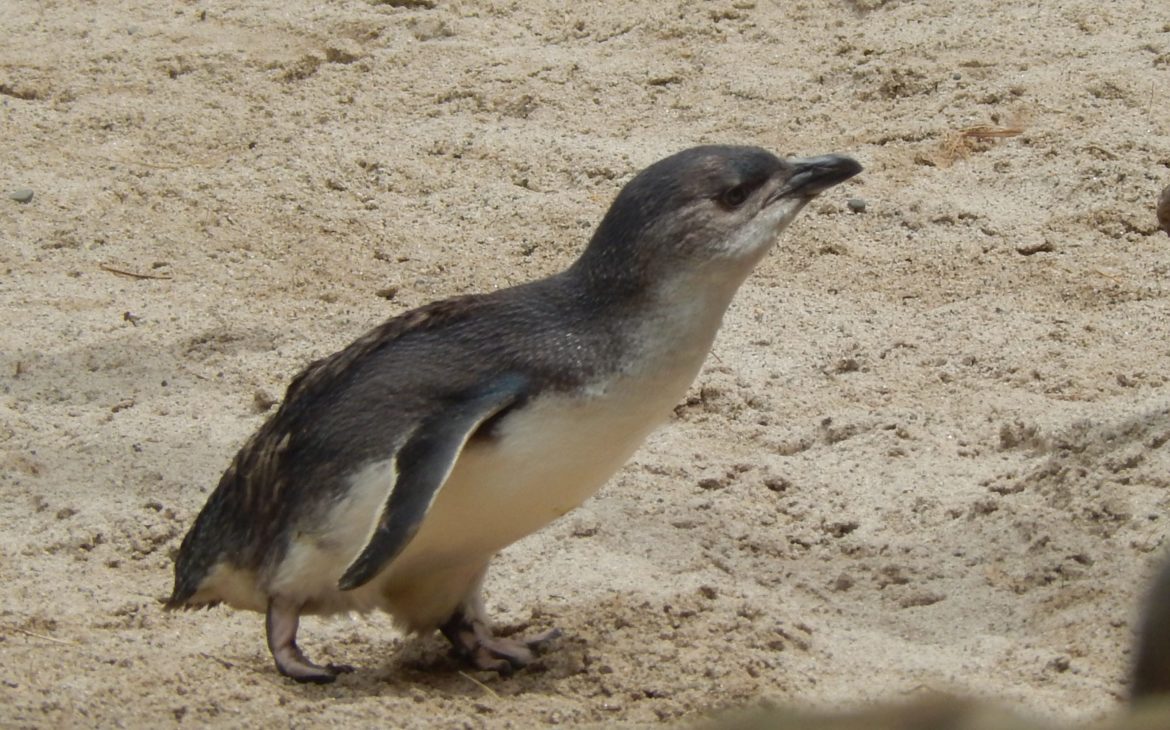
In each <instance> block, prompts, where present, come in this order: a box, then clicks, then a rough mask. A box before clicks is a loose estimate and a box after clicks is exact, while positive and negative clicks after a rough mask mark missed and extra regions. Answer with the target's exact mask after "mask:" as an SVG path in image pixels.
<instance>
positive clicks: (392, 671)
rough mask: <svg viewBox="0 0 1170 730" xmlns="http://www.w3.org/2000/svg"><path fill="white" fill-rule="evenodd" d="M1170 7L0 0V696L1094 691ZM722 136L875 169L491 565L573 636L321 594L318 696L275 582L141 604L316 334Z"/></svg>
mask: <svg viewBox="0 0 1170 730" xmlns="http://www.w3.org/2000/svg"><path fill="white" fill-rule="evenodd" d="M1165 10H1166V8H1165V3H1164V2H1161V1H1160V0H1149V1H1147V2H1143V1H1141V0H1117V1H1116V2H1111V3H1100V2H1097V0H1064V1H1063V2H1044V3H1017V2H1012V1H1011V0H992V1H991V2H986V3H971V2H960V0H932V1H931V2H898V1H896V0H891V1H889V2H883V1H882V0H865V1H862V0H854V1H853V2H846V1H845V0H807V1H805V2H800V3H770V2H753V1H751V0H733V1H730V2H729V1H727V0H715V1H713V2H692V1H681V2H666V3H637V2H613V3H604V4H601V3H599V4H596V6H594V5H591V4H587V3H554V2H545V3H518V2H504V1H503V0H494V1H493V0H487V1H485V2H453V1H448V0H397V1H394V0H382V1H381V2H371V1H370V0H338V1H337V2H328V3H320V2H317V3H311V2H306V1H305V0H281V1H280V2H276V1H272V2H268V1H264V0H255V1H252V2H246V3H229V2H219V1H218V0H208V1H203V0H184V1H181V2H172V3H157V2H153V3H152V2H144V1H142V0H121V1H119V0H111V1H110V2H102V3H72V2H59V1H56V0H47V1H46V2H37V3H27V2H18V1H17V0H0V190H2V192H3V193H4V194H3V196H2V197H0V267H2V270H3V278H2V279H0V301H2V302H3V312H4V315H3V317H4V326H3V330H2V336H0V386H2V388H3V396H2V398H0V525H2V527H0V597H2V604H0V724H2V725H4V726H50V725H68V726H79V725H102V726H112V725H126V726H140V727H146V726H150V727H154V726H158V725H160V724H162V725H167V724H184V725H199V724H217V725H229V726H248V727H255V726H278V725H279V726H285V725H288V724H295V725H297V726H303V725H309V724H313V725H345V726H354V727H356V726H367V725H373V724H379V725H389V726H401V727H430V726H444V727H529V726H533V725H536V724H540V723H561V724H578V723H592V724H618V723H624V724H640V723H655V722H659V721H661V720H668V719H673V718H687V717H691V718H694V717H698V716H699V715H700V714H701V713H702V712H704V711H705V710H707V709H709V708H712V707H718V706H723V705H728V704H735V703H741V702H747V701H752V700H756V699H759V698H770V699H772V700H776V701H781V702H786V703H792V704H796V705H801V706H806V707H823V708H833V707H842V706H856V705H858V704H864V703H867V702H870V701H876V700H879V699H887V698H898V697H905V696H912V695H914V694H915V693H916V692H919V691H921V690H922V689H923V688H930V689H942V690H952V691H958V692H963V693H969V694H972V695H974V696H977V697H987V698H993V699H995V700H998V701H1000V702H1002V703H1004V704H1005V705H1006V706H1007V707H1009V708H1012V709H1015V710H1018V711H1021V712H1024V713H1028V714H1034V715H1038V716H1045V717H1049V718H1054V719H1056V720H1059V721H1065V720H1087V719H1091V718H1098V717H1101V716H1104V715H1107V714H1108V713H1111V712H1113V711H1114V710H1115V709H1116V708H1117V706H1118V704H1119V701H1120V698H1121V697H1122V696H1123V693H1124V686H1125V677H1126V672H1127V665H1128V662H1129V658H1130V657H1129V651H1128V645H1129V643H1130V641H1131V638H1132V627H1133V624H1134V618H1135V615H1136V610H1137V609H1136V606H1137V603H1138V601H1139V600H1140V597H1141V594H1142V585H1143V582H1144V581H1145V580H1146V579H1147V577H1148V576H1149V575H1150V573H1151V571H1152V568H1153V565H1154V563H1155V561H1156V558H1157V556H1158V554H1159V552H1160V551H1159V549H1158V548H1159V546H1160V545H1161V544H1162V542H1163V541H1164V539H1165V536H1166V534H1167V529H1168V527H1167V523H1168V521H1170V517H1168V515H1167V507H1168V503H1170V492H1168V488H1170V446H1167V443H1168V441H1170V385H1168V374H1167V363H1168V362H1170V340H1168V339H1167V327H1168V325H1170V318H1168V315H1170V293H1168V287H1167V273H1168V269H1170V238H1167V237H1166V235H1165V234H1163V233H1162V232H1160V231H1158V230H1157V224H1156V222H1155V218H1154V213H1153V208H1154V203H1155V200H1156V198H1157V194H1158V191H1159V190H1161V188H1162V187H1163V186H1164V185H1166V184H1167V183H1170V104H1168V103H1167V99H1166V90H1167V89H1170V18H1167V16H1166V13H1165ZM980 127H981V128H980ZM963 130H968V132H967V134H966V135H965V136H964V134H963ZM988 133H990V135H991V136H988ZM995 135H999V136H995ZM704 142H732V143H752V144H759V145H762V146H765V147H768V148H770V149H772V150H774V151H777V152H779V153H784V154H815V153H823V152H841V153H847V154H850V155H853V156H855V157H857V158H858V159H859V160H861V161H862V162H863V163H864V164H865V165H866V168H867V170H866V172H865V173H864V174H863V175H862V176H861V177H860V178H857V179H856V180H855V181H851V182H850V183H848V184H846V185H845V186H843V187H841V188H839V189H835V190H833V191H831V192H830V193H828V194H826V195H825V196H824V197H823V198H822V199H821V200H819V201H817V202H816V203H814V204H813V205H812V206H810V207H809V208H808V209H807V210H806V212H805V213H804V214H803V216H802V218H801V219H800V220H798V221H797V223H796V224H795V225H794V226H793V227H792V228H791V229H790V230H789V232H788V233H787V234H786V235H785V236H784V237H783V240H782V241H781V243H780V245H779V246H778V247H777V249H776V250H775V251H774V253H773V254H772V255H771V256H770V257H769V258H768V259H766V260H765V261H764V262H763V263H762V264H761V266H760V267H759V269H758V270H757V271H756V273H755V274H754V276H753V277H752V278H751V279H750V280H749V281H748V283H747V284H746V285H745V287H744V289H743V290H742V291H741V292H740V296H739V298H738V299H737V301H736V302H735V304H734V305H733V307H732V309H731V311H730V312H729V313H728V316H727V318H726V321H725V325H724V329H723V331H722V334H721V336H720V338H719V340H718V342H717V343H716V346H715V351H714V354H713V356H712V357H711V358H710V359H709V360H708V364H707V366H706V368H705V369H704V371H703V372H702V374H701V375H700V376H699V379H698V381H697V382H696V384H695V386H694V388H693V390H692V393H691V397H689V398H688V400H687V401H686V403H685V404H682V405H680V407H679V408H678V410H677V413H676V417H675V418H674V419H673V421H672V422H671V423H670V424H668V425H667V426H666V427H665V428H663V429H662V430H661V431H660V432H659V433H657V434H656V435H655V436H653V437H652V438H651V440H650V441H649V443H648V444H647V445H646V446H645V447H644V448H643V449H642V450H641V451H640V452H639V453H638V455H637V456H636V457H635V458H634V459H633V461H632V462H631V463H630V464H629V466H628V467H627V468H626V469H625V470H624V471H622V472H621V473H620V474H619V475H618V476H617V477H616V478H615V479H614V480H613V481H612V482H611V483H610V484H609V485H608V486H607V487H606V488H605V489H604V490H603V491H602V493H601V494H600V495H599V496H598V497H596V498H594V499H593V500H591V501H590V502H588V503H587V504H586V505H585V506H584V507H582V508H581V509H579V510H578V511H576V512H574V513H572V514H570V515H569V516H567V517H566V518H565V519H564V520H563V521H561V522H559V523H557V524H555V525H553V526H551V527H550V528H548V529H546V530H545V531H543V532H542V533H539V534H537V535H535V536H533V537H531V538H529V539H526V540H524V541H522V542H521V543H519V544H517V545H515V546H513V547H512V548H510V549H508V550H507V551H506V552H505V553H504V554H503V555H502V556H501V558H500V560H499V561H498V563H497V565H496V568H495V569H494V572H493V573H492V574H491V576H490V577H489V582H488V600H489V604H490V606H491V609H492V611H493V612H494V613H495V615H496V616H497V617H498V618H499V620H500V621H501V622H502V623H504V624H506V625H514V626H521V627H531V628H532V629H533V630H536V629H540V628H544V627H547V626H550V625H557V626H559V627H561V628H562V629H563V630H564V631H565V637H564V638H563V639H561V640H560V641H559V643H558V644H557V646H556V647H555V649H554V651H552V652H550V653H549V654H548V655H547V656H546V657H545V658H544V659H542V661H541V662H540V663H539V664H538V665H537V666H536V667H534V668H532V669H531V670H528V671H525V672H523V673H521V674H519V675H517V676H515V677H513V678H511V679H506V680H502V679H498V678H496V677H495V676H494V675H491V674H472V673H461V672H460V668H459V666H458V665H456V664H455V663H453V661H452V660H451V659H450V658H449V657H448V656H447V654H446V650H445V646H444V642H442V641H441V640H440V639H438V638H431V639H425V640H406V639H404V638H403V637H402V636H400V635H399V634H397V633H396V632H395V631H394V630H393V628H392V627H391V625H390V623H389V621H388V620H387V619H386V618H384V617H374V618H371V619H356V620H353V621H350V620H333V621H318V620H312V619H310V620H308V621H307V622H306V624H305V625H304V628H303V629H302V642H303V644H304V645H305V646H306V648H307V649H308V651H309V652H310V653H311V654H312V655H313V656H315V657H317V658H319V659H321V660H331V661H344V662H349V663H352V664H355V665H357V666H358V667H359V672H358V673H356V674H353V675H349V676H346V677H344V678H342V679H341V680H340V681H339V682H338V683H337V684H335V685H333V686H329V687H306V686H299V685H295V684H293V683H291V682H289V681H287V680H284V679H282V678H281V677H279V676H278V675H277V674H276V672H275V671H274V670H273V668H272V666H271V664H270V659H269V656H268V653H267V651H266V649H265V647H264V639H263V626H262V624H263V622H262V620H261V618H260V617H259V616H257V615H255V614H241V613H235V612H232V611H229V610H227V609H215V610H212V611H210V612H200V613H190V614H178V615H173V614H167V613H164V612H162V611H161V610H160V607H159V603H158V601H159V598H160V597H163V596H165V595H166V594H167V593H168V592H169V590H170V581H171V567H172V557H171V556H172V554H173V552H174V550H175V549H176V548H177V546H178V543H179V541H180V539H181V537H182V534H183V533H184V532H185V531H186V528H187V526H188V525H189V523H190V521H191V520H192V518H193V517H194V515H195V514H196V513H197V511H198V510H199V508H200V507H201V506H202V504H203V502H204V500H205V499H206V497H207V494H208V492H209V491H210V488H211V487H212V486H214V484H215V482H216V481H217V479H218V476H219V474H220V473H221V471H222V470H223V469H224V467H225V466H226V465H227V463H228V461H229V460H230V458H231V456H232V455H233V453H234V452H235V450H236V449H237V448H238V447H239V445H240V444H241V443H242V442H243V440H244V439H245V438H246V437H247V436H248V435H249V434H250V433H251V432H252V431H253V430H254V429H255V428H256V427H257V426H258V425H259V424H260V422H261V421H262V419H263V418H264V416H265V412H266V411H267V410H268V409H270V408H271V407H272V403H273V402H274V401H275V400H278V399H279V398H280V396H281V395H282V393H283V389H284V386H285V384H286V383H287V381H288V379H289V378H290V377H291V376H292V374H293V373H295V372H296V371H297V370H298V369H299V368H300V367H301V366H303V365H304V364H305V363H306V362H307V361H309V360H310V359H312V358H314V357H319V356H322V355H325V354H328V353H330V352H332V351H334V350H336V349H338V348H339V347H341V346H343V345H345V344H346V343H348V342H349V341H350V340H351V339H353V338H354V337H356V336H357V335H359V334H361V333H362V332H363V331H364V330H366V329H367V328H368V327H370V326H372V325H374V324H375V323H377V322H379V321H381V320H383V319H384V318H386V317H388V316H391V315H393V314H396V313H399V312H401V311H404V310H405V309H407V308H410V307H413V306H417V305H420V304H423V303H425V302H427V301H430V300H432V299H435V298H438V297H443V296H448V295H452V294H457V293H464V292H472V291H482V290H490V289H494V288H498V287H502V286H505V285H509V284H513V283H517V282H521V281H525V280H528V279H532V278H535V277H539V276H543V275H546V274H549V273H551V272H554V271H557V270H559V269H560V268H562V267H564V266H566V265H567V264H568V263H569V262H570V261H571V260H572V259H573V257H574V256H575V255H576V253H577V252H578V251H579V250H580V249H581V247H582V246H583V244H584V242H585V240H586V239H587V237H588V235H589V233H590V231H591V229H592V227H593V226H594V225H595V224H596V222H597V220H598V219H599V218H600V216H601V214H602V213H603V212H604V210H605V208H606V207H607V206H608V204H609V201H610V200H611V198H612V196H613V195H614V194H615V193H616V191H617V190H618V189H619V187H620V186H621V185H622V184H623V183H624V182H625V181H626V180H628V179H629V178H630V176H631V175H632V174H633V173H634V172H636V171H637V170H638V169H640V168H641V167H643V166H645V165H647V164H649V163H650V162H653V161H654V160H656V159H658V158H660V157H662V156H665V155H666V154H669V153H671V152H674V151H677V150H679V149H682V148H685V147H688V146H691V145H694V144H698V143H704ZM24 188H27V189H29V190H31V191H32V192H33V197H32V199H31V200H29V201H28V202H23V203H22V202H18V201H16V200H13V199H11V198H10V197H9V193H12V192H15V191H17V190H18V189H24ZM850 197H860V198H864V199H865V201H866V203H867V209H866V210H865V212H863V213H852V212H850V210H849V208H848V207H847V205H846V201H847V200H848V198H850ZM127 274H131V275H127Z"/></svg>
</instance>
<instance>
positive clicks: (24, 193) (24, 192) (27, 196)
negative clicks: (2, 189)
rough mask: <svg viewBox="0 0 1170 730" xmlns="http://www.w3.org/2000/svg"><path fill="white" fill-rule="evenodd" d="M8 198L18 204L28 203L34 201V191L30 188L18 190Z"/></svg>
mask: <svg viewBox="0 0 1170 730" xmlns="http://www.w3.org/2000/svg"><path fill="white" fill-rule="evenodd" d="M8 198H9V200H15V201H16V202H18V203H27V202H28V201H30V200H32V199H33V191H32V190H29V189H28V188H17V189H16V190H13V191H12V192H11V193H9V194H8Z"/></svg>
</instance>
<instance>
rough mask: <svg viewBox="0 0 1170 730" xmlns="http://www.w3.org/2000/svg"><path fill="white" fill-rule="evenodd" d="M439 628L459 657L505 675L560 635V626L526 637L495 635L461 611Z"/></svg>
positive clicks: (523, 665) (478, 666)
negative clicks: (514, 637) (515, 637)
mask: <svg viewBox="0 0 1170 730" xmlns="http://www.w3.org/2000/svg"><path fill="white" fill-rule="evenodd" d="M439 630H440V631H442V632H443V636H446V637H447V639H448V640H449V641H450V642H451V647H452V651H453V652H454V653H455V655H456V656H458V657H459V658H460V659H462V660H463V661H465V662H467V663H469V664H471V666H473V667H475V668H476V669H481V670H484V671H490V672H498V673H499V674H500V675H501V676H505V677H506V676H509V675H511V674H512V672H514V671H516V670H517V669H523V668H524V667H526V666H528V665H529V664H531V663H532V662H533V661H534V660H535V659H536V655H537V654H538V653H539V652H540V650H542V649H544V648H545V647H546V646H547V645H548V644H549V643H550V642H551V641H553V640H554V639H556V638H557V637H559V636H560V635H561V630H560V629H549V630H548V631H544V632H542V633H540V634H538V635H536V636H534V637H532V638H530V639H512V638H505V637H501V636H495V635H494V634H492V632H491V629H490V628H489V627H488V626H487V624H486V623H484V622H483V621H481V620H478V619H468V618H467V617H466V616H465V615H464V614H463V613H462V612H457V613H456V614H455V615H454V616H452V617H451V618H450V619H449V620H448V621H447V623H445V624H443V625H442V626H441V627H439Z"/></svg>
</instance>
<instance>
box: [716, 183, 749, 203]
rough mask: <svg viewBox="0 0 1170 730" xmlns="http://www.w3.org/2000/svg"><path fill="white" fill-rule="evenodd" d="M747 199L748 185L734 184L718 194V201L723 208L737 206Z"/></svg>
mask: <svg viewBox="0 0 1170 730" xmlns="http://www.w3.org/2000/svg"><path fill="white" fill-rule="evenodd" d="M747 199H748V186H747V185H746V184H744V185H736V186H735V187H732V188H728V189H726V190H724V191H723V192H722V193H720V194H719V203H720V204H722V205H723V207H725V208H738V207H739V206H741V205H743V202H744V201H745V200H747Z"/></svg>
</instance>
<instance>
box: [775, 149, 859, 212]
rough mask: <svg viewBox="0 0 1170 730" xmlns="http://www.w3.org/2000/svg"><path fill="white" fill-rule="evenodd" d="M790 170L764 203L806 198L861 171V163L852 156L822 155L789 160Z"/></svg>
mask: <svg viewBox="0 0 1170 730" xmlns="http://www.w3.org/2000/svg"><path fill="white" fill-rule="evenodd" d="M788 164H789V165H790V166H791V167H790V169H791V173H790V174H789V176H788V179H787V180H785V181H784V184H783V185H781V186H780V187H779V188H777V189H776V192H774V193H772V195H770V196H769V197H768V201H767V203H765V205H769V204H771V203H774V202H776V201H777V200H779V199H781V198H804V199H805V200H808V199H810V198H813V197H815V196H816V195H817V194H818V193H821V192H824V191H825V190H828V189H829V188H831V187H833V186H834V185H837V184H839V183H843V182H845V181H846V180H848V179H849V178H851V177H853V176H854V175H856V174H857V173H859V172H861V169H862V168H861V165H860V164H859V163H858V162H857V160H854V159H853V158H852V157H844V156H842V155H822V156H820V157H806V158H803V159H796V160H789V161H788Z"/></svg>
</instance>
